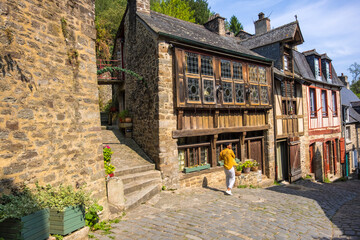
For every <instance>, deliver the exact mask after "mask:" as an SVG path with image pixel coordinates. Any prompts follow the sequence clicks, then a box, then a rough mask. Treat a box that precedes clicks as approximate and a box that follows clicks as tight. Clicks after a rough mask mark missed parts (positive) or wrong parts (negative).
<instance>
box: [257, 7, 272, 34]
mask: <svg viewBox="0 0 360 240" xmlns="http://www.w3.org/2000/svg"><path fill="white" fill-rule="evenodd" d="M254 24H255V35H259V34H263V33H266V32H268V31H270V29H271V27H270V19H269V18H266V17H264V13H263V12H261V13H259V19H258V20H257V21H255V22H254Z"/></svg>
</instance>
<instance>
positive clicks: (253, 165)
mask: <svg viewBox="0 0 360 240" xmlns="http://www.w3.org/2000/svg"><path fill="white" fill-rule="evenodd" d="M257 170H259V163H258V162H257V161H256V160H254V161H252V166H251V171H253V172H256V171H257Z"/></svg>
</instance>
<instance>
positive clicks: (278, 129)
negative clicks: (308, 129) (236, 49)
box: [237, 13, 309, 181]
mask: <svg viewBox="0 0 360 240" xmlns="http://www.w3.org/2000/svg"><path fill="white" fill-rule="evenodd" d="M237 37H239V38H240V39H242V41H241V43H240V44H241V46H244V47H246V48H248V49H251V50H252V51H255V52H257V53H259V54H261V55H263V56H265V57H267V58H270V59H272V60H273V61H274V68H273V69H274V70H273V71H274V88H273V96H274V123H275V124H274V134H275V139H276V143H275V145H276V179H277V180H279V181H282V180H286V181H295V180H297V179H299V178H300V177H301V176H302V175H303V173H302V172H303V171H302V170H301V166H302V165H304V164H301V163H302V162H303V163H304V161H305V159H306V154H305V151H300V150H301V149H303V150H304V148H305V141H304V140H305V139H304V131H305V129H304V116H305V113H304V103H305V102H306V99H304V91H305V86H306V85H307V84H309V83H308V81H306V80H305V79H304V78H303V77H302V76H301V74H300V73H299V71H298V67H297V65H296V62H295V56H294V54H295V53H294V52H295V50H294V49H295V48H296V46H297V45H299V44H302V43H303V42H304V40H303V36H302V33H301V30H300V26H299V23H298V21H294V22H291V23H288V24H286V25H283V26H280V27H277V28H274V29H271V27H270V19H269V18H267V17H264V14H263V13H260V14H259V19H258V20H257V21H256V22H255V34H254V35H251V34H248V33H247V34H244V31H242V32H241V33H239V34H238V35H237ZM305 110H306V109H305Z"/></svg>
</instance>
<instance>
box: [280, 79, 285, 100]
mask: <svg viewBox="0 0 360 240" xmlns="http://www.w3.org/2000/svg"><path fill="white" fill-rule="evenodd" d="M281 96H282V97H286V91H285V82H281Z"/></svg>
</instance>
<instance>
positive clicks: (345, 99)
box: [340, 87, 360, 106]
mask: <svg viewBox="0 0 360 240" xmlns="http://www.w3.org/2000/svg"><path fill="white" fill-rule="evenodd" d="M340 96H341V104H342V105H345V106H351V105H352V104H351V103H352V102H359V101H360V99H359V98H358V97H357V96H356V95H355V93H353V91H351V90H350V89H347V88H345V87H344V88H342V89H341V90H340Z"/></svg>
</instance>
